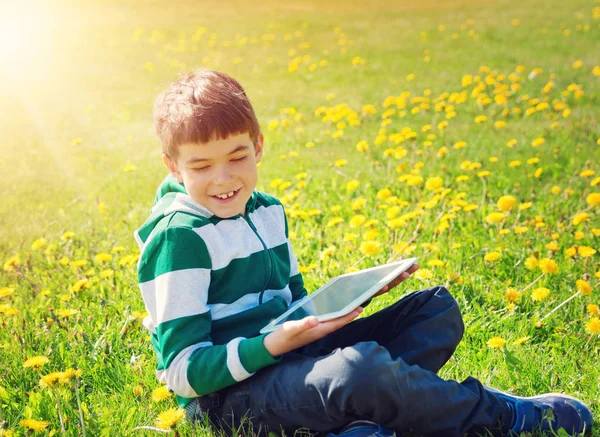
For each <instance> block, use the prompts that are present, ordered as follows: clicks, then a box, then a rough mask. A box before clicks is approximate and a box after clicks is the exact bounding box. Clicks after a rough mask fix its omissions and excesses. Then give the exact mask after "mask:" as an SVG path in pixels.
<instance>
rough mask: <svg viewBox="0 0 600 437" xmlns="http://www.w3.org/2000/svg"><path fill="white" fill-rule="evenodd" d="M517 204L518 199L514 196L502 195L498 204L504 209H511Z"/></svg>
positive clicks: (499, 207)
mask: <svg viewBox="0 0 600 437" xmlns="http://www.w3.org/2000/svg"><path fill="white" fill-rule="evenodd" d="M516 205H517V199H516V198H515V197H514V196H502V197H500V198H499V199H498V202H497V203H496V206H497V207H498V209H500V210H502V211H510V210H512V209H513V208H514V207H515V206H516Z"/></svg>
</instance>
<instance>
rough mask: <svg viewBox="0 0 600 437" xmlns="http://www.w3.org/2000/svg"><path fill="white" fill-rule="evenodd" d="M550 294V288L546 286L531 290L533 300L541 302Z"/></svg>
mask: <svg viewBox="0 0 600 437" xmlns="http://www.w3.org/2000/svg"><path fill="white" fill-rule="evenodd" d="M549 295H550V290H548V289H547V288H546V287H539V288H536V289H535V290H533V291H532V292H531V300H532V301H534V302H541V301H543V300H544V299H546V298H547V297H548V296H549Z"/></svg>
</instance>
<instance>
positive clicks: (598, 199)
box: [585, 193, 600, 206]
mask: <svg viewBox="0 0 600 437" xmlns="http://www.w3.org/2000/svg"><path fill="white" fill-rule="evenodd" d="M585 201H586V202H587V204H588V205H590V206H598V205H600V193H590V194H588V195H587V197H586V198H585Z"/></svg>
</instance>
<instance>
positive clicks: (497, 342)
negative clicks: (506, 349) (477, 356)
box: [487, 337, 506, 349]
mask: <svg viewBox="0 0 600 437" xmlns="http://www.w3.org/2000/svg"><path fill="white" fill-rule="evenodd" d="M505 344H506V340H505V339H503V338H502V337H492V338H490V339H489V340H488V341H487V345H488V347H490V348H492V349H500V348H501V347H502V346H504V345H505Z"/></svg>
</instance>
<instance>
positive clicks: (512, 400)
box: [485, 387, 594, 436]
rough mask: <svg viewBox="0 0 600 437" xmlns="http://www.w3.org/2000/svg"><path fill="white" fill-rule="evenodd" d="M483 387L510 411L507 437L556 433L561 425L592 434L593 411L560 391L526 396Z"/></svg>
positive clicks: (578, 433) (578, 431)
mask: <svg viewBox="0 0 600 437" xmlns="http://www.w3.org/2000/svg"><path fill="white" fill-rule="evenodd" d="M485 389H486V390H487V391H489V392H491V393H492V394H493V395H494V396H495V397H496V398H500V399H502V400H503V401H505V402H506V403H507V404H508V406H509V408H510V409H511V410H512V413H513V424H512V427H511V428H510V430H509V431H508V434H507V435H508V436H514V435H519V433H521V432H532V431H553V432H556V431H558V430H559V429H560V428H562V429H564V430H565V431H567V432H568V433H569V434H576V435H580V434H582V433H583V435H585V436H587V435H591V432H592V423H593V422H594V420H593V418H592V412H591V411H590V409H589V407H588V406H587V405H585V404H584V403H583V402H581V401H580V400H579V399H576V398H574V397H572V396H567V395H563V394H559V393H546V394H542V395H538V396H531V397H528V398H525V397H520V396H515V395H512V394H510V393H505V392H502V391H500V390H497V389H494V388H490V387H486V388H485Z"/></svg>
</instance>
